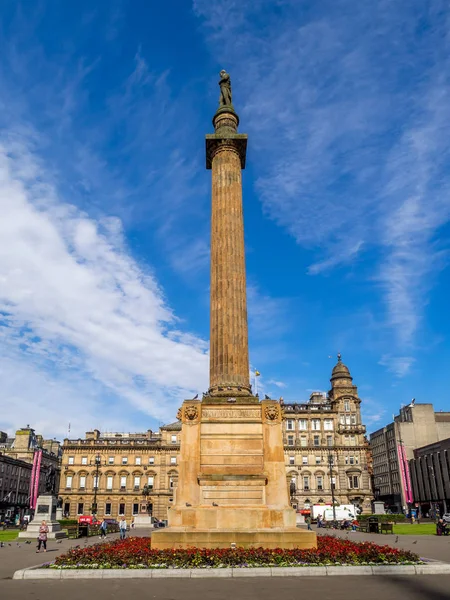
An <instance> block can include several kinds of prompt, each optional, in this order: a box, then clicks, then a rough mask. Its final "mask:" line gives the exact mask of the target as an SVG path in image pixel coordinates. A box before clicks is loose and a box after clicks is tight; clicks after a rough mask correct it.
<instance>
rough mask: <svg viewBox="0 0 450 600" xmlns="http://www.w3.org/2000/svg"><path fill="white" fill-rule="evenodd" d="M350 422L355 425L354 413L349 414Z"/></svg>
mask: <svg viewBox="0 0 450 600" xmlns="http://www.w3.org/2000/svg"><path fill="white" fill-rule="evenodd" d="M350 423H351V424H352V425H356V415H350Z"/></svg>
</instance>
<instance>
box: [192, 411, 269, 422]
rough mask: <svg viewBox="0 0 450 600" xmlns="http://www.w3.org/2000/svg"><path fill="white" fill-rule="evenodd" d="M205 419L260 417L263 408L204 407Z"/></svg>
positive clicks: (203, 414) (203, 415)
mask: <svg viewBox="0 0 450 600" xmlns="http://www.w3.org/2000/svg"><path fill="white" fill-rule="evenodd" d="M202 417H203V419H239V420H242V419H260V418H261V409H260V408H242V409H238V408H234V409H225V410H223V409H220V408H204V409H203V411H202Z"/></svg>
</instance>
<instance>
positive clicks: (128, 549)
mask: <svg viewBox="0 0 450 600" xmlns="http://www.w3.org/2000/svg"><path fill="white" fill-rule="evenodd" d="M419 562H420V559H419V557H418V556H417V555H416V554H413V553H412V552H409V551H407V550H400V549H399V548H390V547H389V546H378V545H377V544H373V543H370V542H363V543H357V542H353V541H351V540H346V539H341V538H338V537H333V536H319V537H318V539H317V548H312V549H310V550H299V549H293V550H283V549H281V548H275V549H268V548H236V549H231V548H225V549H220V548H217V549H206V548H187V549H179V550H171V549H170V550H153V549H152V548H151V540H150V539H149V538H141V537H139V538H127V539H125V540H116V541H114V542H110V543H106V544H95V545H93V546H86V547H84V548H80V547H79V546H78V547H76V548H72V549H71V550H69V552H67V554H64V555H62V556H58V557H57V558H56V559H55V562H54V563H53V564H51V565H48V566H49V567H50V568H63V569H64V568H66V569H79V568H84V569H126V568H127V569H149V568H150V569H157V568H159V569H167V568H178V569H180V568H181V569H195V568H211V567H215V568H223V567H238V568H239V567H240V568H243V567H299V566H307V565H372V564H395V565H397V564H413V563H419Z"/></svg>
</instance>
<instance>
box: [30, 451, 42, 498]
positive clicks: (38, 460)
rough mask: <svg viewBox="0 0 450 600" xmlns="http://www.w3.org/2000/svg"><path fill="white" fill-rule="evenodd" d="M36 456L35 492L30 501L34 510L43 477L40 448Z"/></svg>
mask: <svg viewBox="0 0 450 600" xmlns="http://www.w3.org/2000/svg"><path fill="white" fill-rule="evenodd" d="M34 457H35V460H36V469H35V473H34V486H33V493H32V496H31V501H30V508H32V509H33V510H34V509H35V508H36V504H37V499H38V495H39V479H40V477H41V462H42V450H38V451H37V452H36V453H35V455H34Z"/></svg>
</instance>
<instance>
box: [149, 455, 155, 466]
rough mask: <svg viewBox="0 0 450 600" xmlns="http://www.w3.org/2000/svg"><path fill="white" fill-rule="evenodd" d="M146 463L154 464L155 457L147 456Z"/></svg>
mask: <svg viewBox="0 0 450 600" xmlns="http://www.w3.org/2000/svg"><path fill="white" fill-rule="evenodd" d="M148 464H149V465H154V464H155V457H154V456H149V458H148Z"/></svg>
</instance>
